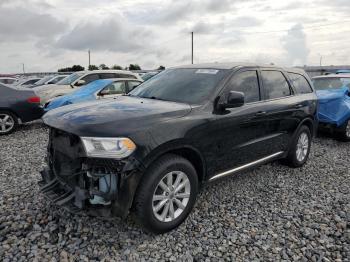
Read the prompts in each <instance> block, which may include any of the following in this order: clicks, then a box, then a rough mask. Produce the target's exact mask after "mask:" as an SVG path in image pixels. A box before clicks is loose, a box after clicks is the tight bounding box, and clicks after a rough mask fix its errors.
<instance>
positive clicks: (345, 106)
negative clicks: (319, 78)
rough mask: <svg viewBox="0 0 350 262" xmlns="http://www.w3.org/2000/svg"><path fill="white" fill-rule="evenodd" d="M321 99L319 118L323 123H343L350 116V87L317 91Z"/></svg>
mask: <svg viewBox="0 0 350 262" xmlns="http://www.w3.org/2000/svg"><path fill="white" fill-rule="evenodd" d="M316 93H317V96H318V100H319V109H318V118H319V121H320V122H321V123H326V124H335V125H336V126H337V127H339V126H341V125H343V124H344V123H345V122H346V121H347V120H348V119H349V118H350V97H349V88H348V87H343V88H339V89H327V90H318V91H316Z"/></svg>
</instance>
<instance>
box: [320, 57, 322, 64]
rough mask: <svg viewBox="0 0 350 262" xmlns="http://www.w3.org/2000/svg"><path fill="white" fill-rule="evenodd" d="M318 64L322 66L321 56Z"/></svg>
mask: <svg viewBox="0 0 350 262" xmlns="http://www.w3.org/2000/svg"><path fill="white" fill-rule="evenodd" d="M320 66H322V56H320Z"/></svg>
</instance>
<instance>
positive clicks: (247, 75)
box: [225, 70, 260, 103]
mask: <svg viewBox="0 0 350 262" xmlns="http://www.w3.org/2000/svg"><path fill="white" fill-rule="evenodd" d="M225 91H226V92H227V93H228V92H230V91H236V92H242V93H244V102H245V103H252V102H257V101H259V100H260V90H259V81H258V74H257V72H256V71H255V70H254V71H244V72H238V73H237V74H235V75H234V76H233V77H232V78H231V80H230V82H229V83H228V87H227V88H226V90H225Z"/></svg>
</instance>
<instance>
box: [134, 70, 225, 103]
mask: <svg viewBox="0 0 350 262" xmlns="http://www.w3.org/2000/svg"><path fill="white" fill-rule="evenodd" d="M229 72H230V70H218V69H183V68H181V69H168V70H165V71H163V72H162V73H160V74H158V75H156V76H154V77H152V78H151V79H149V80H148V81H146V82H144V83H143V84H141V85H139V86H138V87H137V88H135V89H134V90H133V91H131V92H130V93H129V94H130V95H131V96H138V97H143V98H152V99H159V100H166V101H173V102H180V103H188V104H201V103H203V102H204V101H205V100H206V99H207V98H208V96H209V95H210V94H211V93H212V92H213V90H214V89H215V88H216V86H217V85H218V83H219V82H220V81H221V80H222V79H223V78H225V77H226V76H227V75H228V74H229Z"/></svg>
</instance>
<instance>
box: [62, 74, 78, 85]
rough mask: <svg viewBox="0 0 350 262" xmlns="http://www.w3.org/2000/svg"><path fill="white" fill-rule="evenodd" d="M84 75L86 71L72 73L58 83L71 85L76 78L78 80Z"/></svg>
mask: <svg viewBox="0 0 350 262" xmlns="http://www.w3.org/2000/svg"><path fill="white" fill-rule="evenodd" d="M82 75H84V73H74V74H71V75H69V76H67V77H66V78H63V79H62V80H61V81H59V82H57V85H70V84H71V83H73V82H74V81H75V80H77V79H78V78H79V77H81V76H82Z"/></svg>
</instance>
